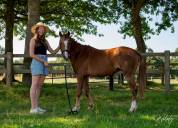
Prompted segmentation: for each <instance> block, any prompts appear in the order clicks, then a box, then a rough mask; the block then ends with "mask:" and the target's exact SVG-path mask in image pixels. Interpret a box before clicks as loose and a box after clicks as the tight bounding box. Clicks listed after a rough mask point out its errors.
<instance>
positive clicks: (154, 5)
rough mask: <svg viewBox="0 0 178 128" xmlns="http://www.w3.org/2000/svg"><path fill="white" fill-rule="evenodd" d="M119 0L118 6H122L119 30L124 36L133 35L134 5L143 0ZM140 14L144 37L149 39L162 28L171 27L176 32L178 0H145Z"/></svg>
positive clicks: (119, 11) (119, 10) (119, 12)
mask: <svg viewBox="0 0 178 128" xmlns="http://www.w3.org/2000/svg"><path fill="white" fill-rule="evenodd" d="M117 2H118V3H117ZM117 2H116V3H117V5H118V8H120V9H118V14H119V15H120V16H118V17H119V19H118V21H119V22H118V23H119V24H120V26H121V27H120V30H119V32H120V33H122V34H123V35H124V37H126V36H133V30H132V28H133V24H132V20H131V18H132V6H136V5H137V3H139V2H141V1H140V0H137V1H131V0H124V2H123V1H117ZM137 9H139V8H137ZM140 15H141V19H142V20H141V22H142V28H141V29H142V35H143V37H144V39H149V38H150V36H151V35H154V34H160V32H161V31H162V30H167V29H168V28H170V29H171V32H174V26H173V23H174V22H175V21H177V19H178V1H177V0H171V1H169V0H145V2H144V3H143V5H142V6H141V11H140ZM153 18H154V20H153Z"/></svg>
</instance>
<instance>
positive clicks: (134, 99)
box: [126, 77, 137, 112]
mask: <svg viewBox="0 0 178 128" xmlns="http://www.w3.org/2000/svg"><path fill="white" fill-rule="evenodd" d="M126 79H127V81H128V84H129V87H130V89H131V92H132V102H131V107H130V109H129V111H130V112H134V111H136V109H137V86H136V82H135V80H134V78H133V77H126Z"/></svg>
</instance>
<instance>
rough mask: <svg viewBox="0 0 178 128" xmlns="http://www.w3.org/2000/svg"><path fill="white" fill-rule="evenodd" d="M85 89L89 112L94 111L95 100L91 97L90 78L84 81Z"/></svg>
mask: <svg viewBox="0 0 178 128" xmlns="http://www.w3.org/2000/svg"><path fill="white" fill-rule="evenodd" d="M83 89H84V93H85V95H86V97H87V100H88V110H92V109H93V106H94V104H93V98H92V97H91V95H90V89H89V84H88V77H85V79H84V84H83Z"/></svg>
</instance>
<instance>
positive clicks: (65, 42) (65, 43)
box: [64, 40, 68, 50]
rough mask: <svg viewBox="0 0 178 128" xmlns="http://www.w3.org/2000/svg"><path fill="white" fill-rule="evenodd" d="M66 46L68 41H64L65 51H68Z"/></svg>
mask: <svg viewBox="0 0 178 128" xmlns="http://www.w3.org/2000/svg"><path fill="white" fill-rule="evenodd" d="M67 45H68V40H64V46H65V50H68V49H67Z"/></svg>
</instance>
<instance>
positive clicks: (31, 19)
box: [22, 0, 40, 85]
mask: <svg viewBox="0 0 178 128" xmlns="http://www.w3.org/2000/svg"><path fill="white" fill-rule="evenodd" d="M39 20H40V0H28V23H27V30H26V39H25V51H24V54H25V55H29V42H30V39H31V38H32V33H31V27H32V26H33V25H34V24H36V23H37V22H38V21H39ZM30 62H31V59H30V58H24V65H25V66H26V68H29V67H30ZM22 81H23V83H25V84H27V85H30V84H31V75H30V74H24V75H23V80H22Z"/></svg>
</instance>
